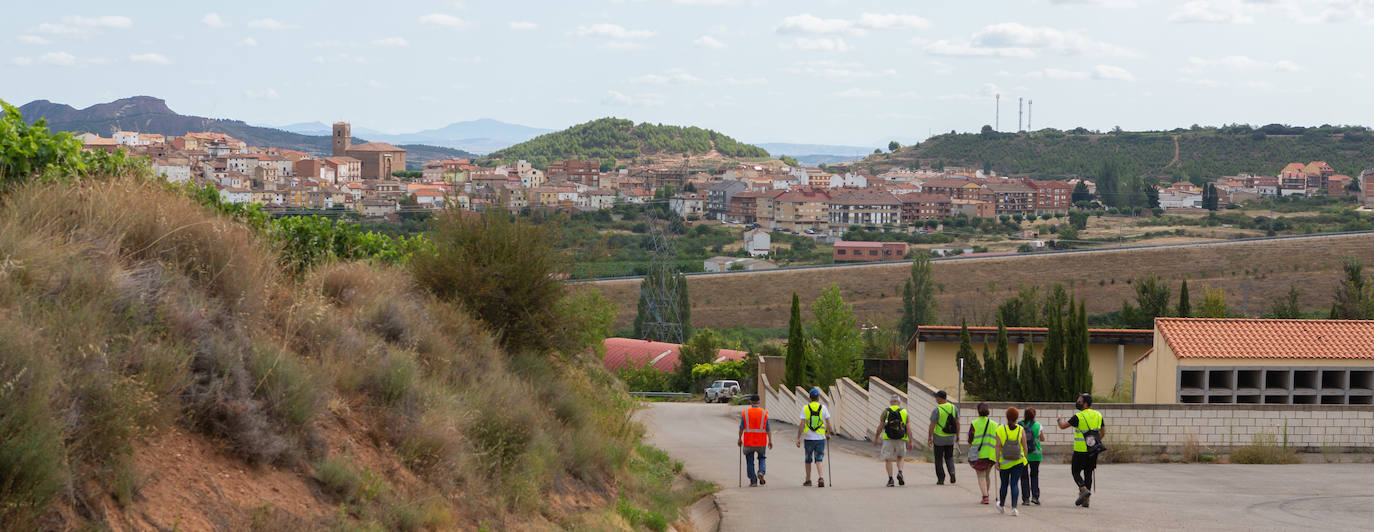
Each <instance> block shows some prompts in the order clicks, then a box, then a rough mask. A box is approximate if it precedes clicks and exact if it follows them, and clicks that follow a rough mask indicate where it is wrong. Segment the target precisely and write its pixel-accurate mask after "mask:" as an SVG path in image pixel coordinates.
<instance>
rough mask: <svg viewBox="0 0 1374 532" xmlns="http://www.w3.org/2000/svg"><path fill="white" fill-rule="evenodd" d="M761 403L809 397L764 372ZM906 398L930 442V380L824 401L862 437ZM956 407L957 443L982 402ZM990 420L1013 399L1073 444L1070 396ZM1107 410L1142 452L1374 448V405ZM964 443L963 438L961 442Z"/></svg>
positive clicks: (1121, 439)
mask: <svg viewBox="0 0 1374 532" xmlns="http://www.w3.org/2000/svg"><path fill="white" fill-rule="evenodd" d="M764 384H765V388H764V393H763V399H764V406H765V408H768V409H769V412H770V415H772V416H773V419H780V420H784V421H787V422H789V423H795V422H796V420H797V419H798V418H799V417H800V416H801V411H802V407H803V406H804V405H806V404H807V402H809V400H808V398H807V396H806V392H805V390H802V389H801V388H795V389H793V390H791V391H790V392H789V391H787V390H782V389H775V388H774V387H772V386H767V379H766V378H765V379H764ZM894 393H895V394H898V395H899V396H900V397H901V398H902V403H903V406H905V407H906V408H907V409H908V410H909V411H910V412H911V420H912V429H913V431H914V432H915V433H916V435H917V438H916V443H917V444H918V445H924V444H925V438H924V437H922V436H921V435H923V434H924V433H925V432H926V428H927V427H928V426H929V425H928V419H929V416H930V411H931V410H933V409H934V408H935V404H936V403H935V397H934V394H935V389H934V388H933V387H932V386H930V385H929V384H928V383H926V382H924V381H922V380H920V379H917V378H915V377H912V378H910V379H909V380H908V381H907V392H901V391H899V390H897V389H896V388H893V387H892V386H890V385H888V384H887V383H885V382H883V381H881V380H879V379H876V378H870V379H869V388H868V389H867V390H864V389H863V388H862V387H860V386H858V385H857V384H855V383H854V382H853V381H851V380H849V379H842V380H840V381H837V382H836V383H835V386H831V387H829V389H828V390H826V391H823V393H822V398H821V402H822V404H825V405H826V408H828V409H829V410H830V414H831V421H832V427H833V429H834V430H835V431H836V434H838V435H840V436H844V437H846V438H851V439H858V440H864V439H869V438H872V436H873V429H874V428H875V427H876V426H877V419H878V417H877V416H878V413H879V412H881V411H882V410H883V409H884V408H887V406H888V398H889V397H891V395H892V394H894ZM958 406H959V418H960V428H961V432H962V434H960V438H959V440H960V442H965V441H966V440H967V432H968V426H969V425H968V423H969V421H971V420H972V419H974V418H976V417H977V415H978V414H977V404H976V403H966V404H962V405H958ZM988 406H989V408H990V409H991V411H992V415H991V416H990V417H992V419H994V420H996V421H998V422H999V423H1005V421H1006V417H1005V411H1006V409H1007V407H1009V406H1015V407H1017V409H1019V410H1021V411H1022V412H1023V413H1022V416H1023V417H1024V410H1025V409H1026V408H1027V407H1034V408H1035V409H1036V412H1037V418H1036V419H1037V420H1038V421H1040V423H1041V424H1042V425H1044V427H1045V431H1044V445H1045V448H1046V449H1047V450H1049V451H1051V452H1067V451H1068V450H1069V448H1070V446H1071V445H1072V444H1073V430H1072V429H1068V430H1060V429H1059V428H1058V426H1057V424H1056V423H1055V421H1056V419H1057V418H1059V417H1063V418H1065V419H1067V418H1069V417H1071V416H1073V414H1074V413H1075V412H1076V411H1075V410H1074V408H1073V405H1072V404H1070V403H1019V404H1013V403H1006V402H991V403H988ZM1094 408H1095V409H1096V410H1098V411H1099V412H1102V415H1103V417H1104V418H1105V420H1106V425H1107V438H1106V443H1107V445H1108V447H1111V446H1112V444H1114V443H1115V444H1119V445H1132V446H1136V447H1138V448H1140V449H1142V451H1146V452H1159V451H1163V450H1173V451H1177V450H1178V449H1179V448H1180V447H1182V446H1183V445H1184V444H1186V443H1187V442H1188V441H1189V440H1190V439H1192V440H1195V441H1196V442H1197V443H1198V445H1200V446H1201V447H1202V448H1204V449H1211V450H1218V451H1220V450H1225V449H1227V448H1230V447H1235V446H1242V445H1249V444H1250V443H1252V442H1253V441H1254V438H1255V437H1256V435H1257V434H1262V433H1268V434H1273V435H1274V437H1275V440H1276V441H1277V442H1278V443H1284V442H1285V441H1286V442H1287V443H1288V445H1290V446H1296V447H1299V448H1301V449H1304V450H1308V451H1318V450H1321V449H1322V448H1324V447H1325V448H1342V449H1355V450H1370V449H1374V406H1343V405H1207V404H1200V405H1194V404H1177V405H1166V404H1102V405H1097V406H1095V407H1094ZM961 445H965V446H966V444H963V443H961Z"/></svg>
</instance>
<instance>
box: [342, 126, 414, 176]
mask: <svg viewBox="0 0 1374 532" xmlns="http://www.w3.org/2000/svg"><path fill="white" fill-rule="evenodd" d="M350 131H351V128H350V126H349V124H348V122H335V123H334V145H333V153H332V155H333V156H334V157H343V156H348V157H352V158H354V159H357V160H359V161H361V162H362V165H361V175H362V178H363V179H387V178H390V177H391V175H392V173H393V172H400V171H403V170H405V169H406V150H405V148H399V147H396V146H392V145H390V144H387V143H385V142H367V143H363V144H358V145H356V146H355V145H354V144H353V137H352V136H351V135H352V134H351V132H350Z"/></svg>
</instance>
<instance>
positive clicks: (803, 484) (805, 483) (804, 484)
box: [802, 480, 811, 486]
mask: <svg viewBox="0 0 1374 532" xmlns="http://www.w3.org/2000/svg"><path fill="white" fill-rule="evenodd" d="M810 485H811V481H810V480H807V481H806V482H803V483H802V486H810Z"/></svg>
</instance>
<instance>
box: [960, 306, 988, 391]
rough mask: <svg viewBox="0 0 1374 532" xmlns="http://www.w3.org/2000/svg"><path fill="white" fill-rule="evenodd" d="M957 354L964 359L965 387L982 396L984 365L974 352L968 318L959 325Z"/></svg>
mask: <svg viewBox="0 0 1374 532" xmlns="http://www.w3.org/2000/svg"><path fill="white" fill-rule="evenodd" d="M955 356H956V358H957V359H958V360H963V361H964V388H965V389H967V390H968V393H969V395H972V396H974V397H982V393H983V389H982V382H981V381H980V380H979V379H981V378H982V375H983V365H982V364H980V363H979V362H978V354H977V353H974V352H973V340H972V339H971V338H970V337H969V333H968V320H963V321H962V324H961V325H960V327H959V353H958V354H957V355H955Z"/></svg>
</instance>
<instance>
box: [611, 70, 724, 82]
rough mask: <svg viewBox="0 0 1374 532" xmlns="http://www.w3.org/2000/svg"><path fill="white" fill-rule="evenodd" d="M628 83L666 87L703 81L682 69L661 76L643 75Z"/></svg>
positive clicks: (631, 79)
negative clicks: (673, 84)
mask: <svg viewBox="0 0 1374 532" xmlns="http://www.w3.org/2000/svg"><path fill="white" fill-rule="evenodd" d="M629 81H630V83H634V84H639V85H667V84H669V83H701V82H703V81H705V80H703V79H701V78H699V77H696V76H693V75H691V74H689V73H687V71H685V70H682V69H672V70H668V71H667V72H664V73H662V74H645V75H642V76H635V77H633V78H630V79H629Z"/></svg>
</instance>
